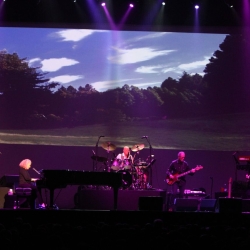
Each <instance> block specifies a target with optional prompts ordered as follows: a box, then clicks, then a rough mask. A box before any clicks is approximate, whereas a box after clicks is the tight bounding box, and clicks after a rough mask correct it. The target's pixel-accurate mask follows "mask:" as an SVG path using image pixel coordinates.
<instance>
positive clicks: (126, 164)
mask: <svg viewBox="0 0 250 250" xmlns="http://www.w3.org/2000/svg"><path fill="white" fill-rule="evenodd" d="M122 169H125V170H131V169H132V161H131V159H124V160H123V161H122Z"/></svg>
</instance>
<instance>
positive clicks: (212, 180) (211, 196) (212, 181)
mask: <svg viewBox="0 0 250 250" xmlns="http://www.w3.org/2000/svg"><path fill="white" fill-rule="evenodd" d="M210 179H211V191H210V199H212V198H213V185H214V179H213V177H210Z"/></svg>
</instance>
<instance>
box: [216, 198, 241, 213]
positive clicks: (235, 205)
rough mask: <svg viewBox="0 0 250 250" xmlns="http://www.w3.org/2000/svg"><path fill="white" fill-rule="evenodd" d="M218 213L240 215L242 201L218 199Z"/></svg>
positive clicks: (239, 199)
mask: <svg viewBox="0 0 250 250" xmlns="http://www.w3.org/2000/svg"><path fill="white" fill-rule="evenodd" d="M218 208H219V213H241V212H242V199H241V198H219V200H218Z"/></svg>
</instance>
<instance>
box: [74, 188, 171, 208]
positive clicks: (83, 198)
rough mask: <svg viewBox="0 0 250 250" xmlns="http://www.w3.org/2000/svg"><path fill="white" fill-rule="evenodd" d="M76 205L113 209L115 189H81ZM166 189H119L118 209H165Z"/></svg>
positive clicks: (79, 206) (78, 206)
mask: <svg viewBox="0 0 250 250" xmlns="http://www.w3.org/2000/svg"><path fill="white" fill-rule="evenodd" d="M75 201H76V207H77V208H79V209H87V210H113V209H114V193H113V190H88V189H86V190H80V191H78V192H77V194H76V197H75ZM165 202H166V191H164V190H119V191H118V202H117V209H118V210H132V211H136V210H158V211H159V210H164V209H165Z"/></svg>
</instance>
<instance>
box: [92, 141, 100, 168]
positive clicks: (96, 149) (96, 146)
mask: <svg viewBox="0 0 250 250" xmlns="http://www.w3.org/2000/svg"><path fill="white" fill-rule="evenodd" d="M101 137H102V136H99V137H98V140H97V142H96V145H95V153H96V159H95V160H94V161H93V171H94V172H95V171H97V169H96V166H97V162H98V161H97V157H98V143H99V141H100V138H101Z"/></svg>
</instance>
